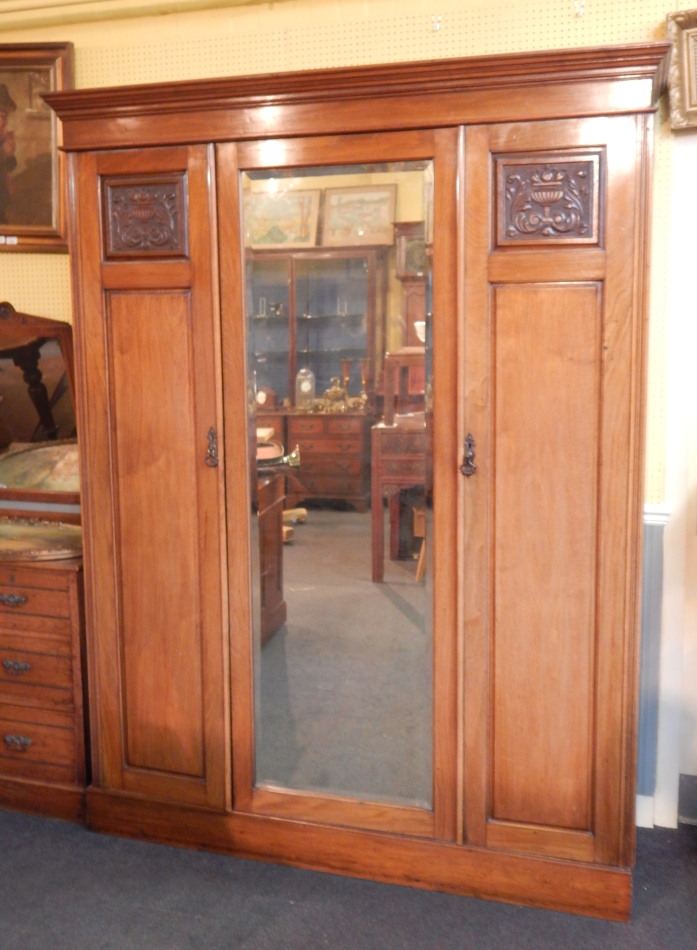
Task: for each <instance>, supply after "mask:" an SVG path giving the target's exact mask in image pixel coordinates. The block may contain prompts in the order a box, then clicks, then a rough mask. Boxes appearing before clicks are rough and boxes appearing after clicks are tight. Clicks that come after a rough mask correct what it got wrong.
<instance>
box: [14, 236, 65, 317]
mask: <svg viewBox="0 0 697 950" xmlns="http://www.w3.org/2000/svg"><path fill="white" fill-rule="evenodd" d="M0 299H2V300H7V301H8V302H9V303H11V304H12V306H13V307H14V308H15V310H21V311H22V312H23V313H31V314H34V315H35V316H37V317H50V318H51V319H54V320H67V321H68V322H72V313H71V300H70V261H69V259H68V255H67V254H16V253H14V252H11V253H5V254H2V253H0Z"/></svg>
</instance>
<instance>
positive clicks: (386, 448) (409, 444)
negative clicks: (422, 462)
mask: <svg viewBox="0 0 697 950" xmlns="http://www.w3.org/2000/svg"><path fill="white" fill-rule="evenodd" d="M375 434H376V437H377V438H378V440H379V446H380V450H381V452H382V454H383V455H386V454H390V455H424V454H425V452H426V433H425V432H396V431H394V432H393V431H390V430H389V429H381V430H378V431H376V433H375Z"/></svg>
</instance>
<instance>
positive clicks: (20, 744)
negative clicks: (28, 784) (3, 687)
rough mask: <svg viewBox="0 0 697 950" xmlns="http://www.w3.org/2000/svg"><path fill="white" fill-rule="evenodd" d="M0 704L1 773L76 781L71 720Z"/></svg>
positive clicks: (72, 724) (76, 764)
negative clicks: (39, 714)
mask: <svg viewBox="0 0 697 950" xmlns="http://www.w3.org/2000/svg"><path fill="white" fill-rule="evenodd" d="M36 712H37V711H35V710H31V709H30V708H27V709H23V708H22V707H18V706H9V705H4V704H0V774H4V775H12V776H18V777H22V778H31V779H37V780H42V779H43V780H47V781H54V782H69V783H72V782H75V781H76V780H77V777H78V776H77V767H78V756H77V745H76V737H75V727H74V722H73V720H72V718H71V717H66V716H59V715H58V714H55V713H54V714H51V713H46V712H45V711H40V712H41V716H40V717H37V716H36V715H33V716H32V715H31V714H32V713H36Z"/></svg>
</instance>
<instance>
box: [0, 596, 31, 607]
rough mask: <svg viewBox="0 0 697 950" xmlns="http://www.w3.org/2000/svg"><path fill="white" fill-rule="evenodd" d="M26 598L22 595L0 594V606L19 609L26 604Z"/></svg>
mask: <svg viewBox="0 0 697 950" xmlns="http://www.w3.org/2000/svg"><path fill="white" fill-rule="evenodd" d="M26 602H27V598H26V597H25V596H24V594H0V604H4V605H5V607H21V606H22V604H26Z"/></svg>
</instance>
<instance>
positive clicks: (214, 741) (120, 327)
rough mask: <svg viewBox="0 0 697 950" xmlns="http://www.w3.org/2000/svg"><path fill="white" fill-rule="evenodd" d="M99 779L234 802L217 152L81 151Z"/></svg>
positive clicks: (88, 529)
mask: <svg viewBox="0 0 697 950" xmlns="http://www.w3.org/2000/svg"><path fill="white" fill-rule="evenodd" d="M75 161H76V182H77V196H76V197H77V216H76V226H75V235H74V239H75V249H76V267H77V270H78V273H79V274H80V299H79V301H78V314H77V318H76V332H77V340H78V355H79V378H80V392H79V403H80V424H81V428H80V436H81V444H82V446H83V449H82V452H83V457H84V458H85V459H88V460H89V464H88V465H87V464H86V465H84V466H83V484H84V493H83V498H84V505H85V517H84V525H85V535H86V536H85V549H86V554H87V558H88V571H89V574H90V584H89V602H88V611H89V613H88V617H89V621H88V629H89V656H90V673H91V683H90V685H91V709H92V711H93V721H92V732H93V743H94V750H95V752H94V757H95V762H94V776H95V778H94V784H95V786H97V787H98V788H102V789H119V790H123V791H125V792H131V793H134V794H138V795H142V796H146V797H151V798H158V799H164V800H170V801H180V802H187V803H193V804H200V805H212V806H218V807H222V806H224V804H225V798H226V796H225V787H226V782H225V772H226V764H225V752H224V749H225V741H224V723H225V714H224V676H225V673H224V667H225V664H224V656H223V654H222V646H221V643H222V636H221V628H222V622H223V617H222V607H221V604H222V598H221V590H220V584H221V580H220V578H221V556H222V555H221V551H222V547H221V539H220V534H221V530H222V529H221V524H222V518H221V504H220V497H221V481H222V469H221V465H222V462H221V460H220V459H219V458H218V454H217V446H216V440H217V433H218V428H219V421H218V417H219V412H218V405H219V399H218V392H219V372H218V370H217V368H216V367H217V365H218V361H219V355H218V342H217V328H216V313H217V300H216V294H215V286H216V285H215V282H214V280H213V273H214V271H213V268H214V266H215V254H214V253H213V251H212V248H213V246H214V244H213V241H212V234H211V230H212V223H211V222H212V215H211V204H212V201H213V196H212V194H211V185H210V180H211V178H212V176H210V175H209V154H208V150H207V148H206V147H205V146H198V147H192V148H188V147H180V148H163V149H143V150H137V151H135V150H134V151H118V152H113V153H109V152H104V153H85V154H82V155H80V156H78V157H77V158H76V160H75Z"/></svg>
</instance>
